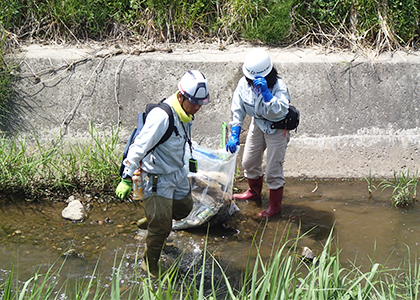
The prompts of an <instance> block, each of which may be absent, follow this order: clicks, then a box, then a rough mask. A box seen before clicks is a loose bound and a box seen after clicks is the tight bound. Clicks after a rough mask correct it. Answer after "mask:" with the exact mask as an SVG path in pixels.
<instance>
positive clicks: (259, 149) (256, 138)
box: [242, 118, 266, 179]
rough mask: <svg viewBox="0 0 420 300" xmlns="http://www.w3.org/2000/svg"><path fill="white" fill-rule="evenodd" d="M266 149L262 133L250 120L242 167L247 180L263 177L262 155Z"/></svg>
mask: <svg viewBox="0 0 420 300" xmlns="http://www.w3.org/2000/svg"><path fill="white" fill-rule="evenodd" d="M265 148H266V143H265V138H264V133H263V132H262V131H261V129H260V128H259V127H258V126H257V125H256V124H255V121H254V118H252V121H251V124H250V125H249V130H248V134H247V137H246V142H245V148H244V154H243V158H242V167H243V168H244V175H245V177H246V178H248V179H258V178H260V177H261V176H263V175H264V173H263V169H262V161H263V154H264V150H265Z"/></svg>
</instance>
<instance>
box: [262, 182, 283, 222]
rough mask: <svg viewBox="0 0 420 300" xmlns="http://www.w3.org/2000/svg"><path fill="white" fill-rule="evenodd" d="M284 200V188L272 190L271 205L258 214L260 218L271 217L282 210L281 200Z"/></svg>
mask: <svg viewBox="0 0 420 300" xmlns="http://www.w3.org/2000/svg"><path fill="white" fill-rule="evenodd" d="M282 200H283V188H282V187H281V188H279V189H277V190H270V206H269V207H268V208H267V209H266V210H263V211H262V212H260V213H259V214H258V217H260V218H269V217H271V216H273V215H275V214H277V213H280V212H281V202H282Z"/></svg>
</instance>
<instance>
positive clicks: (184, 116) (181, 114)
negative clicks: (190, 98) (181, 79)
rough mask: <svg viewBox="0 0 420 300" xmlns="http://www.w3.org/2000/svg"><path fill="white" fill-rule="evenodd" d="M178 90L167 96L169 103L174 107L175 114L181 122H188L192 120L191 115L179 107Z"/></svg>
mask: <svg viewBox="0 0 420 300" xmlns="http://www.w3.org/2000/svg"><path fill="white" fill-rule="evenodd" d="M177 95H178V92H176V93H175V94H173V95H172V96H171V97H169V103H170V104H171V106H172V107H173V108H174V110H175V112H176V114H177V115H178V117H179V118H180V119H181V122H182V123H188V122H191V121H192V118H193V115H190V114H187V113H186V112H185V111H184V109H183V108H182V107H181V104H180V103H179V101H178V97H177Z"/></svg>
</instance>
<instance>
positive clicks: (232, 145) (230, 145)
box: [226, 126, 241, 153]
mask: <svg viewBox="0 0 420 300" xmlns="http://www.w3.org/2000/svg"><path fill="white" fill-rule="evenodd" d="M240 134H241V127H240V126H233V127H232V128H231V130H230V139H229V141H228V142H227V144H226V151H229V152H230V153H235V152H236V147H237V146H238V145H239V135H240Z"/></svg>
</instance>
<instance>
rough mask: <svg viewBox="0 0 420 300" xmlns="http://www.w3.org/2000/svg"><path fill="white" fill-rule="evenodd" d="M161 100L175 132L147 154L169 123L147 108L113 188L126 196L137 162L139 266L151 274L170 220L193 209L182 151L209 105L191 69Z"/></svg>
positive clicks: (205, 84) (202, 82)
mask: <svg viewBox="0 0 420 300" xmlns="http://www.w3.org/2000/svg"><path fill="white" fill-rule="evenodd" d="M164 103H167V104H169V105H170V107H171V109H172V111H173V116H174V125H175V128H176V130H174V132H172V135H171V136H170V137H169V139H168V140H166V141H165V142H164V143H162V144H160V145H159V146H157V147H156V148H155V149H154V150H153V151H151V152H150V153H149V154H148V152H149V150H150V149H152V148H153V147H154V146H155V145H156V144H157V143H158V142H159V140H160V139H161V138H162V136H163V135H164V134H165V132H166V130H167V129H168V127H169V115H168V114H167V113H166V112H164V111H163V110H162V109H157V108H156V109H152V110H151V111H150V113H149V114H148V115H147V118H146V121H145V124H144V127H143V128H142V130H141V131H140V133H139V135H138V136H137V137H136V139H135V141H134V143H133V144H132V145H131V146H130V148H129V151H128V154H127V158H126V159H125V160H124V161H123V164H124V165H125V168H124V172H123V175H122V179H121V182H120V183H119V185H118V187H117V189H116V194H117V196H118V197H119V198H120V199H121V200H123V199H124V198H125V197H127V196H128V194H129V193H130V192H131V187H132V182H131V178H132V176H133V173H134V172H135V171H136V170H137V169H138V168H139V165H140V162H141V169H142V180H143V182H142V183H143V195H144V196H143V206H144V211H145V214H146V218H147V222H148V224H147V236H146V250H145V253H144V259H143V262H142V265H141V266H142V268H143V269H144V270H147V271H149V273H151V274H152V275H153V276H157V275H158V274H159V266H158V262H159V258H160V254H161V250H162V247H163V246H164V243H165V241H166V239H167V237H168V236H169V234H170V232H171V230H172V219H176V220H180V219H183V218H185V217H186V216H188V214H189V213H190V211H191V209H192V207H193V201H192V196H191V187H190V182H189V179H188V177H187V175H188V170H186V168H184V153H185V151H192V149H191V147H192V145H191V127H192V121H193V119H194V114H196V113H197V112H198V110H199V109H200V108H201V106H202V105H205V104H208V103H209V90H208V82H207V79H206V78H205V77H204V75H203V74H202V73H201V72H199V71H196V70H193V71H189V72H187V73H185V74H184V75H183V77H182V78H181V80H180V82H179V83H178V91H177V92H176V93H175V94H173V95H172V96H170V97H169V98H167V99H166V100H165V101H164ZM186 143H188V144H189V148H190V149H188V147H186Z"/></svg>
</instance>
